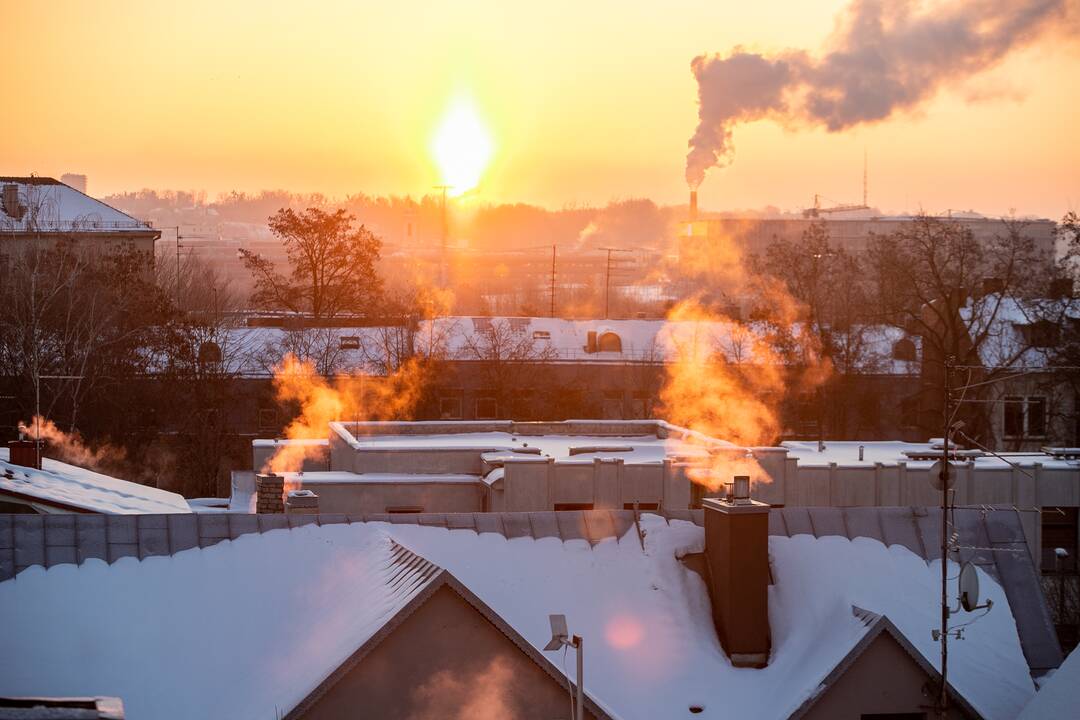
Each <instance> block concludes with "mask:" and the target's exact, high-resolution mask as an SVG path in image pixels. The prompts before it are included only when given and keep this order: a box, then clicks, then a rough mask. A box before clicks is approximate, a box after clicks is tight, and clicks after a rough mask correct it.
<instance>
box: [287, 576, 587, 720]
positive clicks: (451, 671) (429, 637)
mask: <svg viewBox="0 0 1080 720" xmlns="http://www.w3.org/2000/svg"><path fill="white" fill-rule="evenodd" d="M316 620H317V619H316ZM466 716H468V717H492V718H494V717H500V718H565V717H568V716H569V693H568V689H567V688H566V687H565V686H563V685H561V684H560V683H559V682H557V681H556V680H555V679H554V678H553V677H551V676H550V675H548V674H547V673H546V672H544V670H543V669H541V668H540V667H539V666H538V665H537V664H536V663H535V662H533V660H532V659H531V658H529V657H528V656H527V655H525V653H524V652H523V651H522V650H521V649H520V648H518V647H517V646H516V645H514V643H513V642H512V641H511V640H510V639H509V638H507V637H506V636H505V635H504V634H503V633H502V632H501V631H500V630H499V629H498V628H497V627H495V626H494V625H492V624H491V623H490V622H488V620H487V619H486V618H485V617H484V616H483V615H481V614H480V613H479V611H477V610H476V609H475V608H474V607H472V606H471V605H470V604H469V603H468V602H466V601H465V600H464V599H463V598H462V597H461V596H460V595H458V594H457V593H456V592H454V591H453V590H452V589H450V588H448V587H445V586H444V587H442V588H440V589H439V590H437V591H436V592H435V593H434V594H433V595H432V596H431V597H430V598H429V599H428V600H427V602H425V603H424V604H423V605H422V606H421V607H420V608H419V609H417V610H416V612H414V613H413V614H412V615H410V616H409V617H408V618H407V619H405V621H404V622H402V623H401V624H400V625H399V626H398V627H397V628H395V629H394V630H393V631H392V632H391V633H390V634H389V636H387V637H386V638H385V639H384V640H383V641H382V642H381V643H379V644H378V645H377V646H376V647H375V648H374V649H373V650H372V651H371V652H370V653H369V654H368V655H367V656H366V657H364V658H363V659H362V660H361V661H360V663H359V664H358V665H356V667H354V668H353V669H352V670H350V671H349V672H347V673H345V674H344V675H343V676H342V678H341V679H340V680H339V681H338V682H337V684H335V685H334V686H333V687H332V688H331V689H330V690H329V692H327V693H326V694H325V695H324V696H323V697H322V698H320V699H319V700H318V701H317V702H316V703H315V704H314V705H313V706H312V707H311V708H310V709H309V710H308V711H307V712H306V713H305V714H304V715H303V717H304V718H307V719H309V720H346V719H348V720H352V719H353V718H382V719H383V720H421V719H424V718H435V717H441V718H456V717H466ZM586 716H587V717H590V718H592V717H593V715H591V714H589V713H588V712H586Z"/></svg>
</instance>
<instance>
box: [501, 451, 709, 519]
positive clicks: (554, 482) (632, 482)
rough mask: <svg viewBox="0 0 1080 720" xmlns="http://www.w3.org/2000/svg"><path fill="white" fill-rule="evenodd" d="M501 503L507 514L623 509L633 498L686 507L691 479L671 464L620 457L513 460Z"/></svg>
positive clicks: (666, 506)
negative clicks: (570, 506)
mask: <svg viewBox="0 0 1080 720" xmlns="http://www.w3.org/2000/svg"><path fill="white" fill-rule="evenodd" d="M504 467H505V474H504V476H503V479H502V481H501V485H502V497H501V499H500V503H501V504H500V506H498V507H495V506H494V505H493V509H499V510H505V511H509V512H515V511H530V510H553V509H554V508H555V506H556V505H557V504H563V503H576V504H580V503H584V504H591V505H592V506H593V508H594V509H596V510H622V509H623V508H624V506H626V505H629V504H633V503H634V502H635V501H636V502H638V503H641V504H649V503H657V504H658V505H659V507H661V508H663V509H671V510H687V509H689V507H690V502H691V493H690V480H689V478H688V477H686V474H685V472H683V471H682V470H680V469H678V468H675V467H673V465H672V463H671V462H664V463H653V464H631V465H628V464H626V463H625V462H623V460H622V459H621V458H612V459H600V458H597V459H594V460H593V462H591V463H569V462H563V463H560V462H555V461H554V460H552V459H545V460H543V461H529V460H515V461H511V462H507V463H506V464H505V466H504Z"/></svg>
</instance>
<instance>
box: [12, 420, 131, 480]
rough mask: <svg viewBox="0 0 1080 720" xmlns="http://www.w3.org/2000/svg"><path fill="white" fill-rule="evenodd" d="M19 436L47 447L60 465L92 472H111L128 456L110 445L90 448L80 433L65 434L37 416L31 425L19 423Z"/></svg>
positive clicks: (51, 422)
mask: <svg viewBox="0 0 1080 720" xmlns="http://www.w3.org/2000/svg"><path fill="white" fill-rule="evenodd" d="M19 433H20V434H21V435H23V436H24V437H27V438H30V439H34V440H44V441H45V442H46V443H48V449H49V454H50V455H52V456H55V457H56V458H57V459H58V460H60V461H61V462H65V463H68V464H69V465H78V466H79V467H84V468H87V469H89V470H100V469H111V468H113V467H116V466H118V465H120V464H121V463H122V462H123V461H124V459H125V457H126V453H125V452H124V450H123V448H118V447H115V446H113V445H110V444H108V443H105V444H101V445H98V446H96V447H93V448H92V447H90V446H88V445H87V444H86V443H85V442H84V441H83V439H82V436H81V435H80V434H79V433H78V432H73V433H66V432H64V431H63V430H61V429H60V428H58V427H57V426H56V423H54V422H53V421H52V420H49V419H48V418H45V417H41V416H39V415H35V416H34V417H33V418H32V419H31V420H30V422H28V423H24V422H23V421H21V420H20V421H19Z"/></svg>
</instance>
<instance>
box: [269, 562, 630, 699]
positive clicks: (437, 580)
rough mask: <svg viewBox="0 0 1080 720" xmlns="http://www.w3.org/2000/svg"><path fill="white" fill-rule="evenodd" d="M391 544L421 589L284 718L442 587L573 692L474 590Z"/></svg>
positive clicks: (572, 686) (319, 694) (332, 681)
mask: <svg viewBox="0 0 1080 720" xmlns="http://www.w3.org/2000/svg"><path fill="white" fill-rule="evenodd" d="M391 547H392V548H393V550H392V552H393V553H394V554H395V555H397V556H398V558H399V562H400V563H401V564H402V566H403V567H408V568H414V567H415V568H417V571H418V572H419V573H422V574H423V575H424V576H425V581H424V584H423V588H422V589H420V590H419V591H418V592H417V593H416V594H415V595H414V596H413V598H412V599H411V600H410V601H409V602H408V603H407V604H406V605H404V606H403V607H401V608H400V609H399V610H398V611H397V612H396V613H395V614H394V616H393V617H391V618H388V619H387V621H386V623H385V624H384V625H383V626H382V627H381V628H380V629H379V630H378V632H376V633H375V634H374V635H372V636H371V637H370V638H368V640H367V641H366V642H365V643H364V644H362V645H361V646H360V647H359V648H357V649H356V652H354V653H353V654H352V655H350V656H349V658H348V659H347V660H345V662H343V663H341V665H339V666H338V667H337V668H336V669H335V670H334V671H333V672H331V673H330V675H329V676H328V677H327V678H326V679H325V680H323V681H322V682H321V683H320V684H319V686H318V687H316V688H315V689H314V690H312V691H311V693H309V694H308V696H307V697H305V698H304V699H303V700H301V701H300V703H298V704H297V705H296V707H294V708H293V709H292V710H291V711H290V712H289V713H288V714H287V715H286V716H285V718H284V720H296V719H297V718H301V717H303V716H304V714H305V713H306V712H307V711H308V710H310V709H311V708H312V707H313V706H314V705H315V704H316V703H317V702H318V701H319V700H320V699H321V698H322V697H323V696H324V695H326V693H328V692H329V691H330V690H331V689H332V688H333V687H334V686H335V685H337V684H338V683H339V682H340V681H341V680H342V679H343V678H344V677H345V676H346V675H348V674H349V672H350V671H352V670H353V669H354V668H355V667H356V666H357V665H359V664H360V663H361V662H362V661H363V660H364V658H365V657H367V656H368V655H369V654H370V653H371V652H372V651H373V650H374V649H375V648H376V647H377V646H378V645H379V643H381V642H382V641H383V640H385V639H386V638H387V637H389V636H390V634H391V633H393V632H394V631H395V630H396V629H397V628H398V627H399V626H400V625H401V624H402V623H403V622H404V621H405V620H406V619H408V617H409V616H410V615H412V614H413V613H414V612H416V610H418V609H419V608H420V607H421V606H423V605H424V603H426V602H427V601H428V600H429V599H430V598H431V596H432V595H434V594H435V593H436V592H438V591H439V590H440V589H442V588H444V587H445V588H449V589H450V590H452V591H454V592H455V593H457V595H458V596H459V597H460V598H461V599H462V600H464V601H465V602H467V603H468V604H469V605H471V606H472V607H473V608H474V609H475V610H476V611H477V612H479V613H480V614H481V615H482V616H483V617H484V619H485V620H487V621H488V622H489V623H491V624H492V625H494V626H495V627H496V629H498V630H499V632H501V633H502V634H503V635H504V636H505V637H506V638H507V639H508V640H510V642H512V643H514V645H516V646H517V648H518V649H519V650H520V651H521V652H522V653H524V654H525V655H526V656H527V657H528V658H529V659H530V660H532V661H533V662H534V663H536V665H537V666H538V667H539V668H540V669H541V670H543V671H544V672H545V673H547V674H548V675H549V676H550V677H551V678H552V679H553V680H555V681H556V682H557V683H559V684H565V685H566V687H567V690H568V691H570V692H573V691H574V689H575V688H576V684H575V683H574V682H573V681H571V680H570V678H568V677H566V676H565V675H564V674H562V673H561V672H559V670H558V668H556V667H555V665H554V664H553V663H552V662H551V661H550V660H548V659H547V658H546V657H544V656H543V655H541V654H540V653H539V652H538V651H537V650H536V648H534V647H533V646H532V645H530V644H529V642H528V641H527V640H525V638H523V637H521V634H520V633H518V632H517V631H516V630H514V628H513V627H511V626H510V625H509V624H508V623H507V622H506V621H505V620H503V618H502V617H501V616H500V615H499V614H498V613H496V612H495V611H494V610H492V609H491V607H490V606H488V605H487V603H485V602H484V601H483V600H481V599H480V598H478V597H477V596H476V594H475V593H473V592H472V591H471V590H469V588H467V587H465V586H464V585H463V584H462V583H461V581H459V580H458V579H457V578H455V577H454V576H453V575H452V574H451V573H450V572H449V571H447V570H444V569H443V568H440V567H438V566H437V565H435V564H433V563H431V562H429V561H427V560H425V559H424V558H422V557H421V556H419V555H417V554H416V553H414V552H412V551H411V550H409V549H408V548H406V547H405V546H404V545H401V544H400V543H397V542H395V541H391ZM585 706H586V708H588V710H589V713H590V714H592V715H593V717H595V718H597V719H598V720H604V719H605V718H608V715H607V713H605V712H604V711H603V710H601V709H600V708H599V707H598V706H597V705H596V703H595V702H593V700H592V699H591V698H590V697H589V696H588V694H585Z"/></svg>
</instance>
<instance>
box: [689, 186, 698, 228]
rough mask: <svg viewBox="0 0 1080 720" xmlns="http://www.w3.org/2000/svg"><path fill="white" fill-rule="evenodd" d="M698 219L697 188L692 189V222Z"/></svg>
mask: <svg viewBox="0 0 1080 720" xmlns="http://www.w3.org/2000/svg"><path fill="white" fill-rule="evenodd" d="M695 220H697V190H691V191H690V222H694V221H695Z"/></svg>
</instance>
